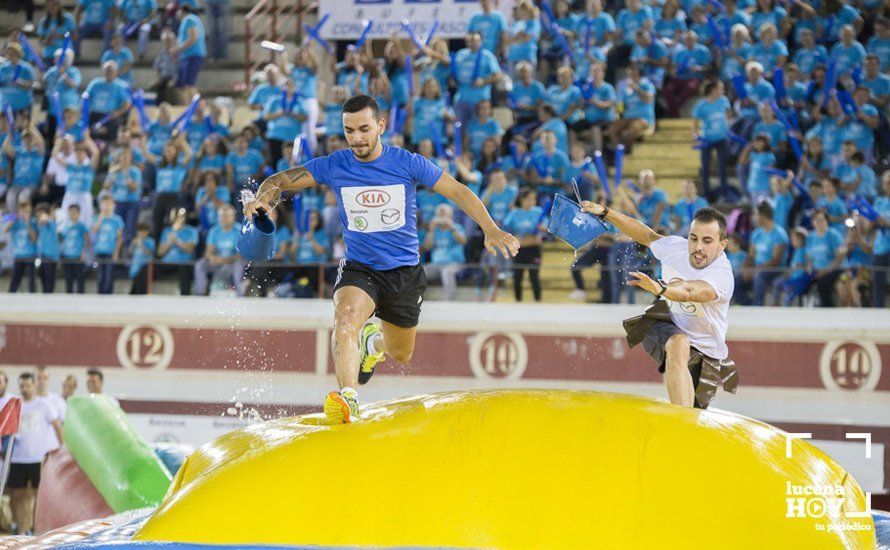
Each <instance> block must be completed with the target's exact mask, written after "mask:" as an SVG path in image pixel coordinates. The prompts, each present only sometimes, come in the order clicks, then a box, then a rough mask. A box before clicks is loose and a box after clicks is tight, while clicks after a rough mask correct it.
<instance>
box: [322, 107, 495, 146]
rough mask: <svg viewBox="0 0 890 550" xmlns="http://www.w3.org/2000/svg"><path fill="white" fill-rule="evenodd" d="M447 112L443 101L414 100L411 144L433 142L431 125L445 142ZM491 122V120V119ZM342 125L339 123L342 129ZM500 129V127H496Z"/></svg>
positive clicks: (338, 118) (340, 118)
mask: <svg viewBox="0 0 890 550" xmlns="http://www.w3.org/2000/svg"><path fill="white" fill-rule="evenodd" d="M447 111H448V106H447V105H446V103H445V100H444V99H426V98H423V97H421V98H418V99H415V100H414V132H413V133H412V134H411V142H412V143H414V144H415V145H417V144H418V143H420V142H421V141H423V140H425V139H428V140H430V141H433V142H435V140H433V129H432V128H431V127H430V126H431V125H435V128H436V131H437V132H438V133H439V140H440V142H442V143H443V145H444V141H445V119H444V115H445V113H446V112H447ZM337 120H341V121H342V117H340V115H339V111H338V114H337ZM492 120H493V119H492ZM342 127H343V124H342V122H341V123H340V128H341V129H342ZM498 129H500V127H498Z"/></svg>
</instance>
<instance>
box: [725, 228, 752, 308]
mask: <svg viewBox="0 0 890 550" xmlns="http://www.w3.org/2000/svg"><path fill="white" fill-rule="evenodd" d="M727 239H728V240H727V243H726V258H727V259H728V260H729V263H730V265H731V266H732V273H733V275H734V279H735V290H734V291H733V293H732V303H733V304H738V305H742V306H748V305H751V296H750V290H751V289H750V287H751V285H750V284H749V282H748V281H746V280H745V276H744V272H745V261H746V260H747V259H748V253H747V252H745V249H744V248H742V239H741V237H739V235H738V234H737V233H733V234H732V235H729V236H728V237H727Z"/></svg>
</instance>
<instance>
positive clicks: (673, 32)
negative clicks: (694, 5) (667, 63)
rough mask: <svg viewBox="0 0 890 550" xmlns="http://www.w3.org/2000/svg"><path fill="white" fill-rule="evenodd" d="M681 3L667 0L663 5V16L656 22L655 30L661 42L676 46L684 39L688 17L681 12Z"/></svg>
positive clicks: (675, 0)
mask: <svg viewBox="0 0 890 550" xmlns="http://www.w3.org/2000/svg"><path fill="white" fill-rule="evenodd" d="M679 11H680V4H679V2H677V0H666V2H665V3H664V5H662V6H661V17H659V18H658V21H656V22H655V26H654V27H653V30H654V31H655V36H656V38H657V39H658V41H659V42H662V43H664V44H665V45H667V46H669V47H674V46H676V45H677V44H680V43H681V42H682V41H683V34H684V33H685V32H686V19H685V18H684V17H682V16H681V15H680V13H679Z"/></svg>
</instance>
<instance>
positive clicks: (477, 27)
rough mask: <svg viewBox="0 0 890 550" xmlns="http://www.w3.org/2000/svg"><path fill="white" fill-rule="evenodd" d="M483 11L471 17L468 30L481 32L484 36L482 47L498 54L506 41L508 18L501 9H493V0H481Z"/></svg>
mask: <svg viewBox="0 0 890 550" xmlns="http://www.w3.org/2000/svg"><path fill="white" fill-rule="evenodd" d="M479 5H480V6H481V7H482V13H476V14H474V15H473V17H471V18H470V22H469V24H468V25H467V31H469V32H474V33H479V35H480V36H482V47H483V48H485V49H486V50H488V51H490V52H492V53H494V54H496V55H500V54H501V49H502V46H503V45H504V44H505V43H506V40H505V38H506V36H505V33H506V32H507V20H506V19H504V14H502V13H501V12H500V11H499V10H493V9H492V0H479Z"/></svg>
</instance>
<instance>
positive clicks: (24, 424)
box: [10, 397, 59, 464]
mask: <svg viewBox="0 0 890 550" xmlns="http://www.w3.org/2000/svg"><path fill="white" fill-rule="evenodd" d="M58 418H59V414H58V412H56V409H55V408H54V407H53V406H52V405H51V404H50V402H49V401H47V400H46V399H43V398H40V397H35V398H34V399H32V400H30V401H25V400H24V399H22V420H21V422H19V433H17V434H16V435H15V445H14V446H13V447H12V457H11V458H10V461H11V462H12V463H14V464H35V463H37V462H41V461H42V460H43V457H45V456H46V453H48V452H49V451H51V450H52V443H53V441H55V437H56V436H55V434H54V433H53V427H52V421H53V420H56V419H58Z"/></svg>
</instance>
